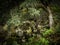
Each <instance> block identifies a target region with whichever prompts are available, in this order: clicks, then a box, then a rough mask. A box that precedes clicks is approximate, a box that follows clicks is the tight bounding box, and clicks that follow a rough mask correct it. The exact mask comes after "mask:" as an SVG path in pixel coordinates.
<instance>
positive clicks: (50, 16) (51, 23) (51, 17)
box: [47, 6, 54, 29]
mask: <svg viewBox="0 0 60 45" xmlns="http://www.w3.org/2000/svg"><path fill="white" fill-rule="evenodd" d="M47 10H48V13H49V25H50V29H52V26H53V22H54V21H53V14H52V12H51V9H50V7H49V6H47Z"/></svg>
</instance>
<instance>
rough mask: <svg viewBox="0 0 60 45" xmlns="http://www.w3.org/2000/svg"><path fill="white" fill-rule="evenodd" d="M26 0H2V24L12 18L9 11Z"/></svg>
mask: <svg viewBox="0 0 60 45" xmlns="http://www.w3.org/2000/svg"><path fill="white" fill-rule="evenodd" d="M23 1H24V0H0V25H4V24H5V23H6V21H7V20H8V19H9V18H10V15H9V11H10V9H11V8H14V7H16V6H18V5H19V4H21V3H22V2H23Z"/></svg>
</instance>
